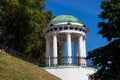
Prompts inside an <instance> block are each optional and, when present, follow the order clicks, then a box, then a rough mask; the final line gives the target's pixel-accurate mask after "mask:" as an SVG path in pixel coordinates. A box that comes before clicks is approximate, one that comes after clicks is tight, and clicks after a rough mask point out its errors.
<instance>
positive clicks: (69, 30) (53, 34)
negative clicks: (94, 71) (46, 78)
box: [45, 15, 88, 66]
mask: <svg viewBox="0 0 120 80" xmlns="http://www.w3.org/2000/svg"><path fill="white" fill-rule="evenodd" d="M45 32H46V66H56V65H64V64H67V65H73V64H74V65H78V64H79V65H81V66H86V44H85V40H86V33H87V32H88V29H87V28H86V27H85V25H84V24H83V23H82V22H81V21H80V20H79V19H78V18H76V17H74V16H72V15H60V16H57V17H55V18H53V19H52V20H51V21H50V23H49V24H48V26H47V28H46V29H45ZM58 43H61V46H62V50H61V51H62V52H61V56H60V57H58V56H59V55H58ZM65 43H66V47H65ZM72 44H74V45H72ZM73 46H74V47H73ZM65 51H66V52H65ZM73 51H74V52H73ZM58 58H59V60H58Z"/></svg>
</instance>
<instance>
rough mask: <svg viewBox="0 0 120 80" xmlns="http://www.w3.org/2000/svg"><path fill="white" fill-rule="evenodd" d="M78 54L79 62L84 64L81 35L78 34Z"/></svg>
mask: <svg viewBox="0 0 120 80" xmlns="http://www.w3.org/2000/svg"><path fill="white" fill-rule="evenodd" d="M79 55H80V61H79V62H80V64H81V65H84V59H83V57H84V47H83V36H82V35H80V36H79Z"/></svg>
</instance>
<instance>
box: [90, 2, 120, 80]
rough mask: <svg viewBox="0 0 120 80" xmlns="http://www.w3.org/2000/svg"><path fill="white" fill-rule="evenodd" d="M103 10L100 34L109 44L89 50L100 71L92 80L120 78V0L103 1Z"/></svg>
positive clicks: (116, 79) (100, 15) (100, 16)
mask: <svg viewBox="0 0 120 80" xmlns="http://www.w3.org/2000/svg"><path fill="white" fill-rule="evenodd" d="M101 8H102V12H101V13H100V14H99V18H101V19H102V21H101V22H99V23H98V27H99V28H100V30H99V32H98V33H99V34H101V35H102V36H103V37H104V38H106V39H107V41H108V42H109V44H107V45H105V46H103V47H100V48H97V49H94V50H92V51H89V56H88V58H89V59H90V60H92V62H93V65H96V66H97V68H98V71H97V72H96V73H95V74H93V75H91V79H92V80H120V64H119V63H120V55H119V53H120V17H119V16H120V0H104V1H102V2H101Z"/></svg>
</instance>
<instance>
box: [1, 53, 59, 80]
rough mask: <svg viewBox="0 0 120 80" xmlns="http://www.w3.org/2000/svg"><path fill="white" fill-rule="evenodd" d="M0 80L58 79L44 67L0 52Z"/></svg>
mask: <svg viewBox="0 0 120 80" xmlns="http://www.w3.org/2000/svg"><path fill="white" fill-rule="evenodd" d="M0 80H60V79H59V78H57V77H55V76H53V75H52V74H50V73H48V72H46V71H45V70H44V69H42V68H40V67H38V66H36V65H33V64H31V63H28V62H26V61H24V60H21V59H19V58H15V57H13V56H11V55H9V54H3V53H0Z"/></svg>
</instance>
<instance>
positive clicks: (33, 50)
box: [0, 0, 52, 59]
mask: <svg viewBox="0 0 120 80" xmlns="http://www.w3.org/2000/svg"><path fill="white" fill-rule="evenodd" d="M45 2H46V1H45V0H1V1H0V31H1V34H0V44H3V45H4V46H7V47H9V48H12V49H14V50H17V51H19V52H22V53H25V54H28V55H29V56H28V58H29V57H30V56H32V57H33V58H35V59H38V58H39V57H41V56H43V55H44V53H45V38H44V33H43V28H44V27H45V26H46V24H47V23H48V22H49V20H50V19H51V16H52V13H51V11H45V10H44V7H45Z"/></svg>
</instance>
